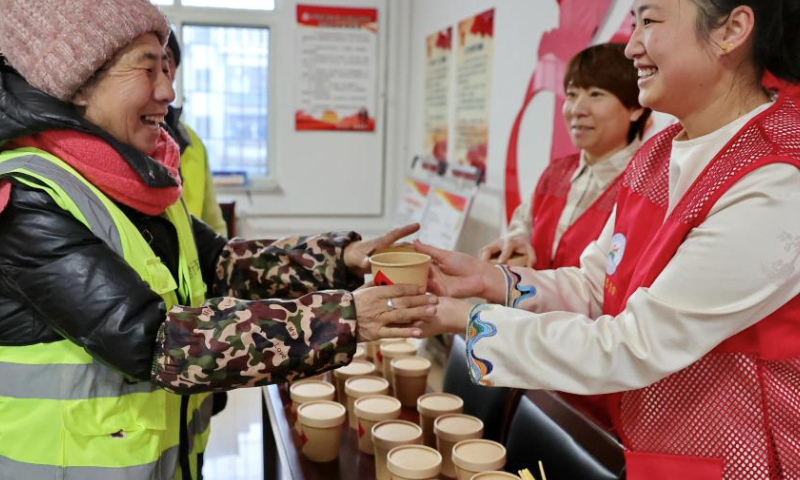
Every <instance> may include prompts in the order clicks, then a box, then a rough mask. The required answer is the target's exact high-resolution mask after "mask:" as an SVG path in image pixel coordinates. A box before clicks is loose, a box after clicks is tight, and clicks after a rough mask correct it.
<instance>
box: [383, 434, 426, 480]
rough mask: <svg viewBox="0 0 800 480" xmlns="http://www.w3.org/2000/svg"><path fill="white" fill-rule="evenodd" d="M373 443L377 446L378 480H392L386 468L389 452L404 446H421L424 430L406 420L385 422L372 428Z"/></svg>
mask: <svg viewBox="0 0 800 480" xmlns="http://www.w3.org/2000/svg"><path fill="white" fill-rule="evenodd" d="M372 443H373V444H374V445H375V475H376V477H377V480H390V478H391V476H390V475H389V469H388V468H387V466H386V455H387V454H388V453H389V450H391V449H393V448H395V447H400V446H403V445H421V444H422V429H421V428H419V426H418V425H416V424H414V423H411V422H407V421H405V420H384V421H383V422H379V423H376V424H375V426H374V427H372Z"/></svg>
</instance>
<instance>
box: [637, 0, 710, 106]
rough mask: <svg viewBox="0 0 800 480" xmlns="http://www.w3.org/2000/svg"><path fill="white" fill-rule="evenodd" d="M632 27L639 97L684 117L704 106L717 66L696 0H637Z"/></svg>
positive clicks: (643, 103) (640, 100) (651, 104)
mask: <svg viewBox="0 0 800 480" xmlns="http://www.w3.org/2000/svg"><path fill="white" fill-rule="evenodd" d="M631 13H632V15H633V22H634V23H633V25H634V31H633V34H632V35H631V39H630V41H629V42H628V45H627V47H626V49H625V55H626V56H627V57H628V58H630V59H631V60H633V63H634V66H635V67H636V68H637V69H638V74H639V82H638V84H639V102H640V103H641V104H642V106H644V107H650V108H652V109H653V110H657V111H660V112H665V113H669V114H672V115H675V116H677V117H679V118H680V117H681V116H682V114H685V113H686V112H692V111H694V110H696V109H697V108H701V106H702V105H703V104H704V102H705V101H706V99H707V90H708V89H709V88H710V87H711V86H712V85H714V84H715V82H716V81H717V80H718V79H719V73H720V72H719V65H718V61H717V58H716V57H715V55H714V54H713V52H712V50H711V48H710V44H709V42H708V41H707V40H705V39H703V38H701V36H700V34H699V31H698V8H697V5H696V4H695V3H694V1H692V0H635V1H634V5H633V10H632V12H631Z"/></svg>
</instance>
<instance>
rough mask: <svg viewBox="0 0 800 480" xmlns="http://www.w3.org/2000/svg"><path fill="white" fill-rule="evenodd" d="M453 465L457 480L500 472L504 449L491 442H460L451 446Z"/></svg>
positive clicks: (504, 459) (475, 440) (504, 454)
mask: <svg viewBox="0 0 800 480" xmlns="http://www.w3.org/2000/svg"><path fill="white" fill-rule="evenodd" d="M453 465H454V466H455V467H456V478H457V479H458V480H470V479H471V478H472V477H474V476H475V474H478V473H481V472H489V471H493V470H502V469H503V467H504V466H505V465H506V448H505V447H504V446H502V445H501V444H499V443H497V442H494V441H492V440H483V439H473V440H462V441H460V442H458V443H456V444H455V445H454V446H453Z"/></svg>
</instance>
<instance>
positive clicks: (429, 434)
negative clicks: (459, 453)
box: [417, 393, 464, 448]
mask: <svg viewBox="0 0 800 480" xmlns="http://www.w3.org/2000/svg"><path fill="white" fill-rule="evenodd" d="M462 411H464V400H462V399H461V398H460V397H458V396H456V395H451V394H449V393H427V394H425V395H423V396H421V397H419V398H418V399H417V412H419V426H420V427H422V439H423V443H424V444H425V445H426V446H428V447H433V448H436V434H435V433H433V422H434V421H436V419H437V418H438V417H440V416H442V415H447V414H450V413H461V412H462Z"/></svg>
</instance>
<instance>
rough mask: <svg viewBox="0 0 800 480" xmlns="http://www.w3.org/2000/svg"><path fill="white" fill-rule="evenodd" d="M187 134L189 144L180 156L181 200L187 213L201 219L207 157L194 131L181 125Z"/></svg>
mask: <svg viewBox="0 0 800 480" xmlns="http://www.w3.org/2000/svg"><path fill="white" fill-rule="evenodd" d="M181 126H183V128H184V129H186V132H187V133H188V134H189V140H190V142H191V143H190V144H189V146H188V147H186V150H184V151H183V153H182V154H181V179H183V193H182V195H183V200H184V201H185V202H186V208H188V209H189V213H191V214H192V215H194V216H195V217H197V218H203V205H204V203H205V199H206V184H207V178H206V176H207V175H208V166H207V163H208V155H207V154H206V148H205V147H204V146H203V142H202V141H200V137H198V136H197V134H196V133H194V130H192V129H191V128H189V127H188V126H187V125H185V124H183V123H181Z"/></svg>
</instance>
